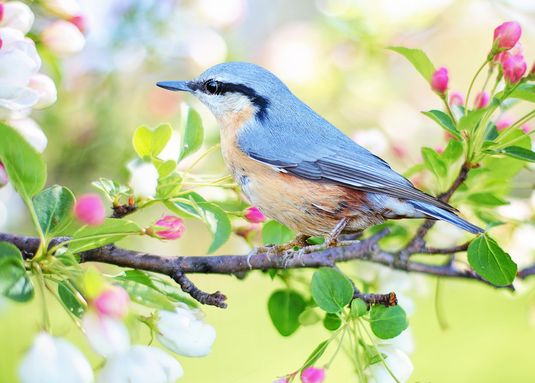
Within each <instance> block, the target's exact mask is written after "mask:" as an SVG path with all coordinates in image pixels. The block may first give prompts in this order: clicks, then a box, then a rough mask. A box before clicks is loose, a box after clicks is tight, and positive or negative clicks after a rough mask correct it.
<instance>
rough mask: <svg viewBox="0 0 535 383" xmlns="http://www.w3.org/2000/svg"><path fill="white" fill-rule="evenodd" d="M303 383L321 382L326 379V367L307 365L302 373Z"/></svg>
mask: <svg viewBox="0 0 535 383" xmlns="http://www.w3.org/2000/svg"><path fill="white" fill-rule="evenodd" d="M301 380H302V381H303V383H321V382H323V381H324V380H325V369H323V368H316V367H307V368H305V369H304V370H303V372H302V373H301Z"/></svg>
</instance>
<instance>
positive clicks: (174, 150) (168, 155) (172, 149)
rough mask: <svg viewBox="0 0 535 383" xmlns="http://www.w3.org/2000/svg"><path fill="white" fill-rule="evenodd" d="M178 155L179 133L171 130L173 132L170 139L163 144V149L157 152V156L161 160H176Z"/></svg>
mask: <svg viewBox="0 0 535 383" xmlns="http://www.w3.org/2000/svg"><path fill="white" fill-rule="evenodd" d="M179 155H180V135H179V134H178V133H177V132H176V131H175V130H173V134H172V135H171V139H170V140H169V142H168V143H167V145H165V147H164V148H163V150H162V151H161V152H160V154H158V158H160V159H161V160H163V161H168V160H173V161H176V160H178V156H179Z"/></svg>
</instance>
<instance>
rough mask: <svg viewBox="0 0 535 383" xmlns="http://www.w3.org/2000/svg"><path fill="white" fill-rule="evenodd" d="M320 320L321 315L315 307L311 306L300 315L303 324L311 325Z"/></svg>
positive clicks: (300, 321)
mask: <svg viewBox="0 0 535 383" xmlns="http://www.w3.org/2000/svg"><path fill="white" fill-rule="evenodd" d="M320 320H321V317H320V316H319V315H318V313H317V312H316V310H315V308H314V307H310V306H309V307H307V308H306V309H305V311H303V312H302V313H301V314H300V315H299V323H301V325H302V326H311V325H313V324H316V323H318V322H319V321H320Z"/></svg>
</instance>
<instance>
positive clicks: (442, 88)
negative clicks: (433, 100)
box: [431, 67, 448, 94]
mask: <svg viewBox="0 0 535 383" xmlns="http://www.w3.org/2000/svg"><path fill="white" fill-rule="evenodd" d="M431 88H432V89H433V90H434V91H435V92H437V93H438V94H444V92H446V90H447V89H448V70H447V69H446V68H444V67H442V68H438V69H437V70H436V71H435V73H433V76H432V77H431Z"/></svg>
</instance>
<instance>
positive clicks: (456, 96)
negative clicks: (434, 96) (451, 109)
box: [450, 92, 464, 106]
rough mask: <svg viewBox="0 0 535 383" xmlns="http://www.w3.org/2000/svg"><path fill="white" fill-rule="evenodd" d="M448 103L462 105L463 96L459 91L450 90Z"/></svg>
mask: <svg viewBox="0 0 535 383" xmlns="http://www.w3.org/2000/svg"><path fill="white" fill-rule="evenodd" d="M450 105H451V106H455V105H456V106H463V105H464V97H463V95H462V94H461V93H459V92H451V93H450Z"/></svg>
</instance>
